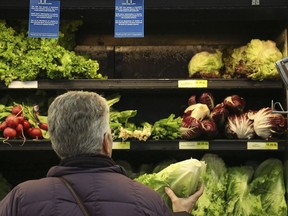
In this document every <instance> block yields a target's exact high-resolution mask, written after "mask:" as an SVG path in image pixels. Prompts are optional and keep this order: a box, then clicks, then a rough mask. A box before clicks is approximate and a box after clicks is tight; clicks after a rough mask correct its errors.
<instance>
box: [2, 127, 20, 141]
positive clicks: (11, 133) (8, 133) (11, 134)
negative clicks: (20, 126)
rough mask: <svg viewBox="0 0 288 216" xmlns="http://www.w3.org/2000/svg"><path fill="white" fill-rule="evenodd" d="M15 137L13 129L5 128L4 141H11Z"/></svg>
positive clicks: (15, 133)
mask: <svg viewBox="0 0 288 216" xmlns="http://www.w3.org/2000/svg"><path fill="white" fill-rule="evenodd" d="M16 135H17V132H16V130H15V129H14V128H10V127H6V128H5V129H4V131H3V136H4V137H5V138H6V139H13V138H15V137H16Z"/></svg>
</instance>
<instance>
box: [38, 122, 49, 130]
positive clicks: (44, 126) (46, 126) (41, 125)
mask: <svg viewBox="0 0 288 216" xmlns="http://www.w3.org/2000/svg"><path fill="white" fill-rule="evenodd" d="M39 127H40V128H41V129H42V130H46V131H47V130H48V124H46V123H39Z"/></svg>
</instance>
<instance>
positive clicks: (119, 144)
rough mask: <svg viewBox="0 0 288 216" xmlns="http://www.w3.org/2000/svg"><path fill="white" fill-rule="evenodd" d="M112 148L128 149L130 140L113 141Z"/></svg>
mask: <svg viewBox="0 0 288 216" xmlns="http://www.w3.org/2000/svg"><path fill="white" fill-rule="evenodd" d="M112 149H128V150H129V149H130V142H113V147H112Z"/></svg>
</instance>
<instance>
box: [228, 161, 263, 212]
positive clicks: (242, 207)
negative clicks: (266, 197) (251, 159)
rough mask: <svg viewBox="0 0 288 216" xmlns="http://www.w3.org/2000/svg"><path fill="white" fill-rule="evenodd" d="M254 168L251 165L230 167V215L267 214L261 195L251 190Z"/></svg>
mask: <svg viewBox="0 0 288 216" xmlns="http://www.w3.org/2000/svg"><path fill="white" fill-rule="evenodd" d="M253 173H254V169H253V168H252V167H251V166H239V167H238V166H235V167H229V168H228V186H227V195H226V196H227V206H226V208H227V209H226V215H228V216H236V215H237V216H238V215H241V216H260V215H261V216H262V215H266V213H265V211H264V209H263V207H262V203H261V198H260V196H257V195H255V194H253V193H251V191H250V186H249V185H250V183H251V181H252V179H253Z"/></svg>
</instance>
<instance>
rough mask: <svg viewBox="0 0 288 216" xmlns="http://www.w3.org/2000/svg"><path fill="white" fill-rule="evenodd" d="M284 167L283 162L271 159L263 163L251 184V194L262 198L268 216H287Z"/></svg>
mask: <svg viewBox="0 0 288 216" xmlns="http://www.w3.org/2000/svg"><path fill="white" fill-rule="evenodd" d="M285 192H286V190H285V185H284V167H283V164H282V162H281V160H279V159H276V158H270V159H267V160H265V161H263V162H262V163H261V164H260V165H259V166H258V167H257V168H256V170H255V173H254V179H253V181H252V183H251V193H253V194H255V195H258V196H259V197H260V198H261V202H262V207H263V209H264V211H266V213H267V215H277V216H286V215H287V204H286V200H285Z"/></svg>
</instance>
